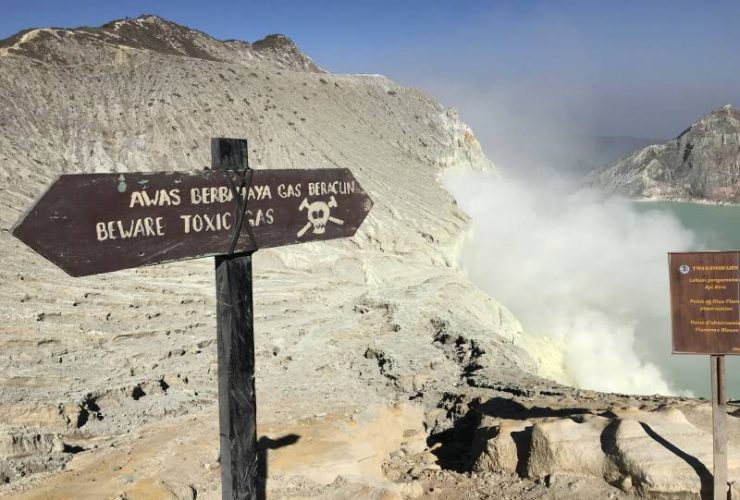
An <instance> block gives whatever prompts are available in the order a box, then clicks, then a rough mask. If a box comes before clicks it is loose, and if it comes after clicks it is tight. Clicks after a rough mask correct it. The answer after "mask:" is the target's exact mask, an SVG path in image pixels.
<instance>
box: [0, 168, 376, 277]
mask: <svg viewBox="0 0 740 500" xmlns="http://www.w3.org/2000/svg"><path fill="white" fill-rule="evenodd" d="M245 201H246V206H244V204H243V203H244V202H245ZM371 207H372V201H371V200H370V198H369V197H368V196H367V194H366V193H365V191H363V189H362V187H361V186H360V183H359V182H357V180H356V179H355V178H354V177H353V176H352V173H351V172H350V171H349V170H348V169H346V168H333V169H312V170H277V169H276V170H251V171H249V170H248V171H245V172H237V171H224V170H222V171H216V170H211V171H203V172H153V173H120V174H74V175H62V176H60V177H59V178H58V179H57V180H56V182H54V184H52V186H51V187H50V188H49V190H48V191H47V192H46V193H44V195H43V196H42V197H41V198H40V199H39V201H38V202H37V203H36V204H35V205H34V206H33V207H32V208H31V209H30V210H29V212H28V213H27V214H26V215H25V217H24V218H23V219H22V220H21V221H20V222H19V223H18V225H17V226H15V227H14V228H13V235H14V236H16V237H17V238H19V239H20V240H22V241H23V242H24V243H26V244H27V245H28V246H30V247H31V248H32V249H34V250H35V251H36V252H38V253H40V254H41V255H43V256H44V257H46V258H47V259H49V260H50V261H52V262H53V263H54V264H56V265H57V266H59V267H61V268H62V269H63V270H64V271H66V272H67V273H68V274H70V275H72V276H84V275H89V274H97V273H104V272H110V271H116V270H119V269H126V268H131V267H137V266H143V265H148V264H156V263H161V262H171V261H175V260H182V259H191V258H196V257H206V256H212V255H224V254H229V253H243V252H252V251H254V250H256V249H258V248H267V247H276V246H283V245H291V244H294V243H304V242H308V241H317V240H329V239H334V238H346V237H349V236H352V235H353V234H355V231H357V228H358V227H360V224H362V221H363V220H364V219H365V216H366V215H367V213H368V212H369V211H370V208H371ZM240 221H241V224H240ZM239 228H241V230H239Z"/></svg>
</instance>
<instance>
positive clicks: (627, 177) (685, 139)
mask: <svg viewBox="0 0 740 500" xmlns="http://www.w3.org/2000/svg"><path fill="white" fill-rule="evenodd" d="M588 182H589V184H591V185H593V186H595V187H598V188H600V189H602V190H604V191H606V192H608V193H618V194H622V195H625V196H629V197H633V198H647V199H672V200H708V201H713V202H733V203H737V202H740V111H738V110H737V109H735V108H733V107H732V106H729V105H728V106H725V107H723V108H720V109H717V110H714V111H712V112H711V113H709V114H707V115H706V116H704V117H702V118H701V119H700V120H699V121H698V122H696V123H694V124H693V125H692V126H690V127H689V128H687V129H686V130H685V131H683V132H682V133H681V134H680V135H679V136H678V137H676V138H675V139H674V140H672V141H670V142H668V143H666V144H659V145H652V146H648V147H646V148H643V149H640V150H638V151H635V152H634V153H631V154H629V155H627V156H625V157H624V158H621V159H619V160H617V161H616V162H614V163H612V164H611V165H609V166H608V167H606V168H605V169H604V170H602V171H600V172H596V173H594V174H592V175H591V176H590V177H589V181H588Z"/></svg>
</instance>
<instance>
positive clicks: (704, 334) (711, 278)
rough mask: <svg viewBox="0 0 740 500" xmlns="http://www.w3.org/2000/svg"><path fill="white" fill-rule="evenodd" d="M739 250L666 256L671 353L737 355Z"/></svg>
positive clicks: (739, 336)
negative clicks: (669, 290)
mask: <svg viewBox="0 0 740 500" xmlns="http://www.w3.org/2000/svg"><path fill="white" fill-rule="evenodd" d="M739 264H740V252H691V253H670V254H668V268H669V274H670V285H671V320H672V321H671V322H672V325H673V342H672V346H673V349H672V350H673V353H674V354H740V268H739Z"/></svg>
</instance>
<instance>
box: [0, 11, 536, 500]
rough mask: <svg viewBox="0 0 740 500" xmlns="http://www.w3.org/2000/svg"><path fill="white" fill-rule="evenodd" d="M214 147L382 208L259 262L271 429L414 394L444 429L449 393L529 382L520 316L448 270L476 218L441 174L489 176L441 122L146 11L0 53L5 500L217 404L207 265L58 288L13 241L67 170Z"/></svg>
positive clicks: (282, 49)
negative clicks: (344, 174) (245, 147)
mask: <svg viewBox="0 0 740 500" xmlns="http://www.w3.org/2000/svg"><path fill="white" fill-rule="evenodd" d="M212 137H245V138H247V139H248V140H249V141H250V162H251V165H252V166H253V167H254V168H319V167H346V168H350V169H351V170H352V172H353V174H354V175H355V176H356V177H357V179H358V180H359V181H360V183H361V184H362V186H363V187H364V188H365V190H366V191H368V192H369V193H370V195H371V196H372V198H373V200H374V202H375V206H374V208H373V211H372V212H371V214H370V216H369V218H368V220H366V222H365V224H364V225H363V227H362V228H361V230H360V231H359V232H358V234H357V235H356V236H355V237H353V238H352V239H349V240H345V241H338V242H332V243H323V244H307V245H302V246H298V247H291V248H286V249H278V250H268V251H260V252H258V253H257V255H256V257H255V275H256V283H255V302H256V318H255V320H256V336H257V342H256V349H257V364H258V380H257V387H258V397H259V401H260V415H259V418H260V422H261V423H262V424H263V425H272V424H274V425H278V424H279V425H287V424H289V423H290V422H298V421H303V419H308V418H314V419H322V418H324V417H323V416H325V415H339V416H347V415H354V416H353V417H352V418H353V419H356V418H359V419H360V420H362V418H361V417H362V415H366V414H367V415H371V414H372V415H376V414H377V411H376V410H375V409H373V408H376V407H377V406H378V405H379V406H381V407H385V406H387V405H390V404H393V403H395V402H397V401H404V400H408V399H409V398H410V397H412V398H414V399H415V402H414V403H413V405H415V406H417V407H420V408H422V409H426V410H427V413H426V416H422V417H419V418H426V419H427V421H426V424H425V425H426V429H427V432H432V431H435V430H436V431H439V430H441V429H444V428H445V427H446V426H449V425H450V423H451V420H450V417H451V415H454V412H452V410H450V411H447V410H445V409H444V408H445V403H444V401H454V400H455V398H454V396H453V395H454V394H455V393H456V391H463V390H464V388H465V387H468V386H473V385H475V386H481V387H499V386H502V385H506V384H523V385H527V384H529V385H530V386H531V385H532V384H536V383H537V379H536V378H534V377H533V376H531V375H528V374H527V372H526V370H533V369H534V367H533V365H532V363H531V361H530V359H529V357H528V355H527V354H526V353H524V352H523V351H522V350H521V349H520V348H518V347H517V346H516V342H517V340H516V339H517V336H518V334H519V326H518V323H517V322H516V320H515V319H514V318H513V317H512V316H511V315H510V314H509V313H508V312H507V311H506V310H505V309H504V308H503V307H501V306H499V305H498V304H496V303H495V302H494V301H492V300H491V299H490V298H488V297H487V296H485V295H484V294H482V293H480V292H479V291H477V290H476V289H475V288H474V287H472V286H471V284H470V283H469V281H468V279H467V277H466V276H465V275H464V274H463V273H462V272H461V271H460V270H459V269H457V268H456V266H455V261H456V254H457V251H458V248H459V247H460V245H461V244H462V241H463V239H464V236H465V233H466V231H467V228H468V220H467V218H466V216H465V215H464V214H463V213H462V212H461V211H460V210H459V209H458V208H457V207H456V205H455V203H454V201H453V200H452V198H451V197H450V196H449V194H448V193H447V192H446V191H445V190H444V189H443V188H442V187H441V186H440V184H439V182H438V177H439V176H440V174H441V173H442V172H443V171H444V170H445V169H448V168H463V167H465V168H475V169H489V168H491V167H492V166H491V165H490V163H489V162H488V161H487V160H486V158H485V157H484V156H483V154H482V152H481V149H480V146H479V144H478V142H477V141H476V139H475V137H474V136H473V134H472V133H471V131H470V130H469V129H468V127H466V126H465V125H464V124H462V123H461V122H460V121H459V120H458V117H457V115H456V113H455V111H454V110H451V109H445V108H443V107H441V106H440V105H439V104H438V103H436V102H435V101H434V100H432V99H430V98H429V97H428V96H426V95H424V94H423V93H421V92H418V91H416V90H413V89H407V88H403V87H400V86H398V85H396V84H395V83H393V82H392V81H390V80H388V79H386V78H384V77H380V76H363V75H353V76H347V75H330V74H326V73H324V72H321V71H320V70H319V69H318V67H317V66H316V65H314V64H313V63H312V62H311V61H310V59H308V58H307V57H306V56H304V55H302V54H301V53H300V52H299V51H298V49H297V48H296V47H295V46H294V45H293V44H292V42H290V41H289V40H288V39H286V38H285V37H281V36H272V37H268V38H267V39H265V40H263V41H261V42H256V43H254V44H252V45H249V44H246V43H243V42H233V41H230V42H219V41H217V40H214V39H213V38H211V37H209V36H207V35H205V34H202V33H199V32H195V31H192V30H188V29H187V28H184V27H181V26H177V25H174V24H172V23H169V22H166V21H164V20H162V19H160V18H157V17H154V16H146V17H143V18H139V19H136V20H128V21H119V22H114V23H110V24H109V25H106V26H104V27H102V28H100V29H91V28H85V29H78V30H62V29H41V30H31V31H27V32H25V33H22V34H19V35H17V36H14V37H12V38H11V39H8V40H6V41H4V42H2V44H1V45H0V228H2V232H1V233H0V256H2V264H1V265H0V284H1V286H0V323H1V325H2V326H0V346H1V347H2V349H0V373H1V374H2V376H1V377H0V388H1V389H0V422H1V423H2V426H3V430H2V433H0V437H3V436H5V437H3V439H6V438H7V439H6V441H7V442H8V443H10V444H8V445H7V446H6V447H5V448H2V447H0V459H2V460H1V461H0V469H2V470H0V473H3V474H6V475H7V477H9V478H10V479H11V482H10V485H9V486H8V487H7V488H12V489H15V488H23V487H27V486H29V485H30V484H31V483H29V482H28V481H29V480H23V481H20V482H18V481H17V479H18V477H19V474H20V473H21V472H24V473H27V472H33V471H36V470H44V469H46V468H50V467H51V468H52V469H53V468H54V467H55V466H56V465H58V464H59V463H61V462H63V461H65V460H67V459H68V458H69V456H71V455H70V450H72V451H76V450H79V449H84V450H87V449H90V448H91V446H92V443H98V442H101V440H104V439H106V438H107V437H110V436H113V435H117V434H121V433H127V432H131V431H132V430H133V429H135V428H137V427H138V426H140V425H142V424H144V423H146V422H153V423H154V424H158V423H159V422H164V421H166V420H167V419H169V418H172V417H175V416H177V415H182V414H196V413H198V412H203V411H210V408H212V406H213V404H214V401H215V389H216V387H215V374H216V364H215V319H214V310H215V304H214V284H213V269H212V268H213V264H212V262H211V261H210V260H209V259H205V260H201V261H193V262H185V263H178V264H172V265H166V266H154V267H150V268H142V269H136V270H130V271H124V272H118V273H114V274H110V275H104V276H98V277H90V278H84V279H72V278H69V277H67V276H66V275H64V274H63V273H62V272H61V271H59V270H58V269H56V268H55V267H53V266H52V265H50V264H49V263H48V262H46V261H45V260H44V259H43V258H41V257H40V256H38V255H35V254H34V253H32V252H31V251H30V250H29V249H27V248H26V247H24V246H23V245H22V244H21V243H20V242H18V241H16V240H15V239H14V238H12V237H11V236H10V234H9V232H8V231H9V229H10V227H11V226H12V224H13V223H14V222H15V221H16V220H17V219H18V217H19V216H20V215H21V214H22V213H23V211H24V210H25V209H27V208H28V207H29V206H30V204H31V203H32V202H33V200H34V199H35V198H36V197H37V196H39V195H40V194H41V193H42V192H43V191H44V190H45V189H46V187H47V186H48V185H49V184H50V182H51V181H52V180H53V179H54V178H55V176H57V175H58V174H60V173H70V172H109V171H129V170H135V171H146V170H198V169H203V168H205V167H206V166H207V165H208V164H209V161H210V151H209V141H210V138H212ZM71 196H73V195H71ZM438 403H439V404H440V405H441V406H442V409H439V410H435V411H431V409H433V408H434V407H435V406H436V405H437V404H438ZM450 404H452V403H450ZM419 405H422V406H419ZM373 412H375V413H373ZM208 415H210V414H208ZM209 418H210V417H209ZM326 418H327V419H328V418H329V417H326ZM342 418H344V417H342ZM368 418H370V417H368ZM353 421H355V420H353ZM322 425H323V424H322ZM342 425H345V424H342ZM419 425H421V424H419ZM368 439H369V441H368V442H371V443H372V442H373V441H372V439H370V438H368ZM18 443H21V444H18ZM24 443H25V444H24ZM212 449H213V450H215V449H216V443H215V442H214V443H213V448H212ZM65 450H66V453H65ZM213 453H215V451H213ZM52 459H53V460H52ZM333 473H334V475H335V476H336V474H337V473H338V472H336V471H334V472H333ZM199 498H200V497H199Z"/></svg>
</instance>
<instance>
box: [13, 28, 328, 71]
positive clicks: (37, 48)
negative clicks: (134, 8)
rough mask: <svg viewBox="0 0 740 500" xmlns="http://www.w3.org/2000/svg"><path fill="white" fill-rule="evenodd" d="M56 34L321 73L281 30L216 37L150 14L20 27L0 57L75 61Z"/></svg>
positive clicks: (68, 40)
mask: <svg viewBox="0 0 740 500" xmlns="http://www.w3.org/2000/svg"><path fill="white" fill-rule="evenodd" d="M60 38H63V39H66V40H65V43H67V44H69V43H71V42H74V41H76V42H77V43H79V44H83V45H84V44H90V43H92V44H108V45H111V46H113V47H126V48H129V49H138V50H148V51H153V52H157V53H160V54H168V55H175V56H184V57H191V58H195V59H203V60H209V61H221V62H239V61H240V59H245V58H246V59H250V58H255V57H257V58H264V59H267V60H270V61H272V62H279V63H280V64H282V66H283V67H284V68H285V69H295V70H303V71H311V72H316V73H325V71H324V70H322V69H321V68H320V67H318V66H317V65H316V64H315V63H314V62H313V61H312V60H311V58H310V57H308V56H306V55H305V54H303V53H302V52H301V51H300V49H299V48H298V47H297V46H296V44H295V43H294V42H293V41H292V40H291V39H290V38H289V37H287V36H285V35H281V34H270V35H267V36H265V37H264V38H262V39H260V40H257V41H255V42H253V43H251V44H250V43H249V42H246V41H242V40H235V39H228V40H219V39H217V38H215V37H212V36H211V35H209V34H207V33H204V32H202V31H199V30H196V29H192V28H189V27H187V26H184V25H181V24H178V23H175V22H172V21H169V20H166V19H164V18H162V17H159V16H156V15H152V14H144V15H141V16H139V17H136V18H133V19H118V20H114V21H110V22H107V23H105V24H102V25H100V26H98V27H88V26H80V27H76V28H31V29H27V30H21V31H19V32H18V33H15V34H13V35H11V36H9V37H8V38H5V39H3V40H0V56H1V55H21V56H26V57H30V58H32V59H36V60H39V61H42V62H47V63H55V64H69V63H70V62H74V61H73V60H70V54H69V51H68V50H63V48H62V47H60V46H59V44H58V43H57V42H58V41H59V39H60Z"/></svg>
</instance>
